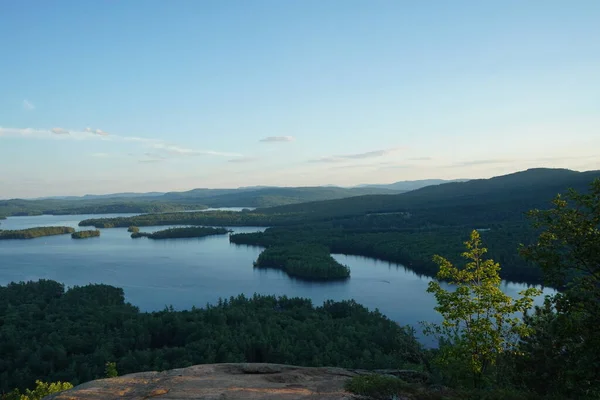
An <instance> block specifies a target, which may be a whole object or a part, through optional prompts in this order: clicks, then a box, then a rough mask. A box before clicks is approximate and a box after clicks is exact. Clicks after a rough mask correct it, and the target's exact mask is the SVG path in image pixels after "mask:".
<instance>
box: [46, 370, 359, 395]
mask: <svg viewBox="0 0 600 400" xmlns="http://www.w3.org/2000/svg"><path fill="white" fill-rule="evenodd" d="M364 372H366V371H353V370H347V369H343V368H310V367H296V366H291V365H280V364H203V365H195V366H192V367H188V368H180V369H173V370H169V371H164V372H140V373H135V374H130V375H124V376H120V377H117V378H111V379H99V380H95V381H91V382H87V383H84V384H82V385H79V386H76V387H74V388H73V389H71V390H67V391H65V392H62V393H58V394H55V395H51V396H48V397H46V399H45V400H50V399H53V400H75V399H82V400H113V399H129V400H134V399H157V400H158V399H160V400H187V399H203V400H213V399H215V400H216V399H219V400H234V399H240V400H241V399H244V400H266V399H282V400H296V399H298V400H300V399H324V400H349V399H352V398H353V396H352V395H351V394H350V393H348V392H346V391H345V390H344V383H345V382H346V380H347V379H348V378H350V377H352V376H355V375H358V374H361V373H364Z"/></svg>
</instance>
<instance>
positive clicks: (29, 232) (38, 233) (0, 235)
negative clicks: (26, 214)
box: [0, 226, 75, 240]
mask: <svg viewBox="0 0 600 400" xmlns="http://www.w3.org/2000/svg"><path fill="white" fill-rule="evenodd" d="M73 232H75V229H73V228H71V227H68V226H40V227H36V228H28V229H19V230H7V231H3V230H0V240H6V239H35V238H37V237H42V236H54V235H64V234H67V233H73Z"/></svg>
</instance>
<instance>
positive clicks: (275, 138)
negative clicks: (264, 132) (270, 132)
mask: <svg viewBox="0 0 600 400" xmlns="http://www.w3.org/2000/svg"><path fill="white" fill-rule="evenodd" d="M294 140H296V138H294V137H293V136H267V137H266V138H262V139H260V141H261V142H263V143H282V142H283V143H285V142H293V141H294Z"/></svg>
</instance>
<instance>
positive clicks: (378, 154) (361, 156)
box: [309, 147, 401, 163]
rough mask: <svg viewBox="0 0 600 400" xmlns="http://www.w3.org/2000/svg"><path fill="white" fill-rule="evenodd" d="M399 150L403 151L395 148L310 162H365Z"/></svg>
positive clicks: (329, 157) (328, 157)
mask: <svg viewBox="0 0 600 400" xmlns="http://www.w3.org/2000/svg"><path fill="white" fill-rule="evenodd" d="M399 150H401V148H400V147H394V148H391V149H384V150H374V151H367V152H365V153H355V154H344V155H337V156H327V157H321V158H316V159H313V160H309V161H310V162H322V163H335V162H342V161H351V160H365V159H369V158H376V157H383V156H386V155H389V154H392V153H396V152H397V151H399Z"/></svg>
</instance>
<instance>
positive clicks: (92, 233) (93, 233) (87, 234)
mask: <svg viewBox="0 0 600 400" xmlns="http://www.w3.org/2000/svg"><path fill="white" fill-rule="evenodd" d="M99 236H100V231H99V230H98V229H96V230H89V231H77V232H73V233H71V238H73V239H87V238H92V237H99Z"/></svg>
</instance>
